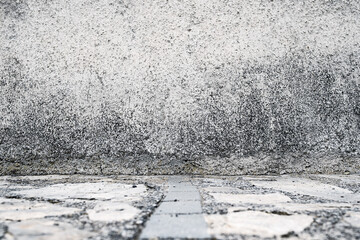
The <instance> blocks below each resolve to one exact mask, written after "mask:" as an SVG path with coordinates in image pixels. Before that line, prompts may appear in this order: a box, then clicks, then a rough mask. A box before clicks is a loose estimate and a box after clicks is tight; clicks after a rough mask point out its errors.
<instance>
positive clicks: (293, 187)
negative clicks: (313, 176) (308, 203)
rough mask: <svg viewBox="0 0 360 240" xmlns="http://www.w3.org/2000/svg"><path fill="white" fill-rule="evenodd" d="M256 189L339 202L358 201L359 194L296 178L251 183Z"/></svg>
mask: <svg viewBox="0 0 360 240" xmlns="http://www.w3.org/2000/svg"><path fill="white" fill-rule="evenodd" d="M251 182H252V183H253V184H254V185H255V186H257V187H263V188H271V189H275V190H281V191H285V192H291V193H295V194H302V195H309V196H314V197H318V198H323V199H328V200H334V201H340V202H354V203H356V202H357V201H359V199H360V194H356V193H354V192H352V191H350V190H348V189H345V188H340V187H337V186H334V185H330V184H324V183H321V182H319V181H314V180H310V179H307V178H298V177H296V178H295V177H288V176H285V177H278V178H277V179H276V181H251Z"/></svg>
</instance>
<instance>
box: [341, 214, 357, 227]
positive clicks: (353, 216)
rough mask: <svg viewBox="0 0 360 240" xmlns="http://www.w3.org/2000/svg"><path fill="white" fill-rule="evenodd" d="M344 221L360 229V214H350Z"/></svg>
mask: <svg viewBox="0 0 360 240" xmlns="http://www.w3.org/2000/svg"><path fill="white" fill-rule="evenodd" d="M344 219H345V221H346V222H348V223H349V224H350V225H352V226H354V227H356V228H360V212H349V213H347V214H346V216H345V218H344Z"/></svg>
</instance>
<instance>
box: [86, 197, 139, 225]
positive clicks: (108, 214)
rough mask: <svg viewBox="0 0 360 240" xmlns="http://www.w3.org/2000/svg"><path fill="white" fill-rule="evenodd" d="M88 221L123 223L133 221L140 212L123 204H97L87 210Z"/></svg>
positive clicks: (111, 202)
mask: <svg viewBox="0 0 360 240" xmlns="http://www.w3.org/2000/svg"><path fill="white" fill-rule="evenodd" d="M87 213H88V215H89V219H90V220H93V221H104V222H114V221H125V220H130V219H133V218H134V217H135V216H136V215H138V214H139V213H140V210H139V209H137V208H135V207H133V206H131V205H129V204H127V203H123V202H117V201H110V202H99V203H97V204H96V206H95V207H94V208H93V209H89V210H87Z"/></svg>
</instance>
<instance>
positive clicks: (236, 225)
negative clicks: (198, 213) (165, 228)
mask: <svg viewBox="0 0 360 240" xmlns="http://www.w3.org/2000/svg"><path fill="white" fill-rule="evenodd" d="M205 220H206V222H207V223H208V225H209V229H210V233H211V234H212V235H214V236H218V235H220V234H244V235H256V236H260V237H274V236H276V237H278V236H281V235H284V234H287V233H289V232H295V233H299V232H301V231H303V230H304V229H305V228H306V227H308V226H309V225H310V224H311V223H312V221H313V218H312V217H311V216H308V215H300V214H299V215H292V216H283V215H276V214H269V213H264V212H258V211H243V212H231V213H228V214H226V215H219V214H216V215H206V216H205Z"/></svg>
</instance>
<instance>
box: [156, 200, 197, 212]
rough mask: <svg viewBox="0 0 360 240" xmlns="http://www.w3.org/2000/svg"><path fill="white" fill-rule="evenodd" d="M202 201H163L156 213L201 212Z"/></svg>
mask: <svg viewBox="0 0 360 240" xmlns="http://www.w3.org/2000/svg"><path fill="white" fill-rule="evenodd" d="M201 212H202V210H201V204H200V201H186V202H163V203H161V204H160V206H159V207H158V208H157V209H156V211H155V214H195V213H196V214H198V213H201Z"/></svg>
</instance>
